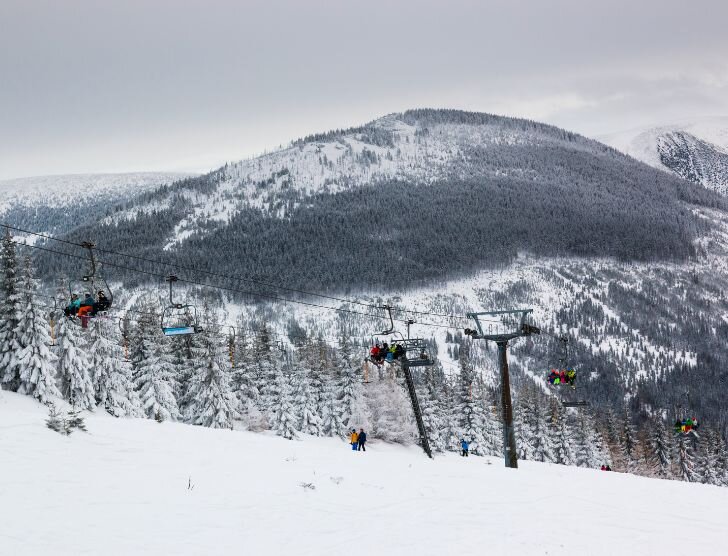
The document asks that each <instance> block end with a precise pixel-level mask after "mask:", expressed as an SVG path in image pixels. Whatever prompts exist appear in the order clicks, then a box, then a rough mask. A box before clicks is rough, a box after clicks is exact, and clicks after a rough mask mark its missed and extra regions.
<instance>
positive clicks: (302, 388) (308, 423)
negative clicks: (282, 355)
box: [292, 362, 323, 436]
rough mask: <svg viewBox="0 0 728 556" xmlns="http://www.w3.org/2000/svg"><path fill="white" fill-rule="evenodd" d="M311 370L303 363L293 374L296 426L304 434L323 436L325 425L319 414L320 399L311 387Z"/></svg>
mask: <svg viewBox="0 0 728 556" xmlns="http://www.w3.org/2000/svg"><path fill="white" fill-rule="evenodd" d="M302 363H303V362H302ZM310 372H311V371H310V369H308V367H307V365H306V364H305V363H303V364H302V365H300V366H299V367H298V368H297V370H296V371H295V372H294V373H293V376H292V383H293V403H294V414H295V415H296V417H297V418H298V424H297V427H296V428H297V429H298V430H299V431H301V432H302V433H304V434H311V435H313V436H321V435H322V433H323V431H322V428H323V426H322V422H321V417H320V416H319V414H318V410H319V408H318V405H319V404H318V400H317V399H316V396H315V395H314V392H313V389H312V387H311V380H310V378H309V374H310Z"/></svg>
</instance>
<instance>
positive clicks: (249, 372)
mask: <svg viewBox="0 0 728 556" xmlns="http://www.w3.org/2000/svg"><path fill="white" fill-rule="evenodd" d="M254 359H255V358H254V355H253V353H252V352H251V350H250V347H249V346H248V334H247V332H246V329H245V327H244V326H243V325H242V324H239V325H238V331H237V334H236V338H235V361H234V363H235V364H234V366H233V368H232V388H233V392H234V393H235V395H236V396H237V398H238V407H239V408H240V409H239V411H240V416H241V419H242V421H243V423H244V424H245V426H246V428H247V429H248V430H252V431H260V430H263V429H264V428H265V419H264V418H263V414H262V413H261V411H260V409H259V406H260V391H259V390H258V383H257V380H256V376H257V373H256V369H255V360H254Z"/></svg>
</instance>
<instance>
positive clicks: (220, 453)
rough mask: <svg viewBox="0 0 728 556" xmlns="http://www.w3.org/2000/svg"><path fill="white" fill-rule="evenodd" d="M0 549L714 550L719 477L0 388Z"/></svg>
mask: <svg viewBox="0 0 728 556" xmlns="http://www.w3.org/2000/svg"><path fill="white" fill-rule="evenodd" d="M0 415H2V425H1V426H0V461H1V462H2V473H3V481H2V484H0V499H1V500H2V503H1V504H0V552H2V553H3V554H13V555H15V556H23V555H40V554H54V555H59V556H60V555H77V554H99V553H103V554H109V555H117V554H134V555H136V556H139V555H144V554H150V555H151V554H155V555H156V554H178V555H182V554H194V555H199V554H219V555H222V554H261V555H263V554H265V555H275V554H286V555H289V554H297V555H304V554H307V555H312V556H313V555H316V556H325V555H338V554H354V555H356V554H367V555H369V554H381V555H404V554H417V555H421V556H427V555H433V556H434V555H437V556H443V555H448V554H453V555H455V554H457V555H470V554H519V555H525V554H593V555H596V554H609V555H611V554H640V555H650V554H655V555H660V556H665V555H668V554H687V553H690V554H701V555H706V556H707V555H712V554H716V555H717V554H724V553H725V542H726V539H728V525H727V524H726V522H725V518H724V513H725V508H726V507H727V506H728V489H721V488H718V487H712V486H706V485H698V484H689V483H681V482H675V481H661V480H656V479H646V478H641V477H635V476H631V475H623V474H620V473H606V472H602V471H596V470H589V469H580V468H573V467H563V466H558V465H547V464H539V463H531V462H520V467H519V469H518V470H511V469H505V468H504V467H503V463H502V461H501V460H500V459H497V458H477V457H470V458H468V459H465V458H461V457H458V456H455V455H446V456H440V457H437V458H436V459H435V460H434V461H430V460H428V459H427V458H426V457H425V456H424V455H423V454H422V452H421V450H419V449H418V448H416V447H411V448H406V447H401V446H392V445H387V444H384V443H382V442H377V441H376V439H374V438H373V439H371V443H370V445H369V449H368V450H367V452H366V453H362V452H352V451H351V450H350V449H349V446H348V445H346V444H345V443H344V442H342V441H339V440H333V439H316V438H306V441H305V442H298V441H288V440H283V439H280V438H278V437H272V436H268V435H262V434H255V433H248V432H242V431H228V430H211V429H203V428H198V427H192V426H189V425H182V424H175V423H161V424H160V423H157V422H155V421H150V420H141V419H114V418H112V417H109V416H106V415H100V414H99V415H88V416H87V419H86V424H87V427H88V433H83V432H75V433H73V434H72V435H71V436H70V437H64V436H61V435H59V434H57V433H55V432H52V431H50V430H48V429H47V428H46V427H45V425H44V419H45V417H46V411H45V408H44V407H43V406H41V405H40V404H38V403H36V402H35V401H33V400H32V399H30V398H27V397H25V396H20V395H18V394H10V393H7V392H0Z"/></svg>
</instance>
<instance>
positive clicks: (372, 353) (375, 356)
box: [369, 344, 382, 364]
mask: <svg viewBox="0 0 728 556" xmlns="http://www.w3.org/2000/svg"><path fill="white" fill-rule="evenodd" d="M380 353H381V350H380V349H379V344H377V345H375V346H374V347H372V349H370V350H369V358H370V359H371V360H372V362H373V363H375V364H379V363H380V362H381V359H382V358H381V357H380Z"/></svg>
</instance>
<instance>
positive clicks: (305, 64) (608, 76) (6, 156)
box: [0, 0, 728, 179]
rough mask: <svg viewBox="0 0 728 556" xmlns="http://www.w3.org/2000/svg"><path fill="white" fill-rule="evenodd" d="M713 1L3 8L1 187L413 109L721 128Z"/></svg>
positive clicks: (245, 145)
mask: <svg viewBox="0 0 728 556" xmlns="http://www.w3.org/2000/svg"><path fill="white" fill-rule="evenodd" d="M727 24H728V1H727V0H690V1H686V0H598V1H597V0H548V1H545V0H528V1H526V0H480V1H464V0H442V1H441V2H433V1H427V0H386V1H384V0H382V1H380V0H367V1H363V0H336V1H335V0H331V1H322V0H261V1H255V0H199V1H185V0H116V1H112V0H87V1H76V0H63V1H59V0H47V1H37V0H1V1H0V179H4V178H11V177H20V176H31V175H43V174H61V173H86V172H119V171H138V170H202V169H210V168H213V167H216V166H219V165H220V164H222V163H224V162H225V161H227V160H237V159H240V158H244V157H246V156H249V155H252V154H257V153H260V152H262V151H263V150H265V149H266V148H274V147H276V146H278V145H279V144H284V143H287V142H288V141H289V140H291V139H294V138H296V137H299V136H303V135H307V134H309V133H312V132H316V131H325V130H328V129H331V128H338V127H345V126H350V125H355V124H361V123H364V122H367V121H369V120H372V119H374V118H376V117H378V116H381V115H384V114H387V113H390V112H395V111H401V110H404V109H407V108H412V107H422V106H431V107H451V108H463V109H467V110H478V111H486V112H492V113H497V114H508V115H515V116H524V117H528V118H533V119H537V120H541V121H546V122H549V123H554V124H556V125H559V126H562V127H565V128H568V129H571V130H574V131H578V132H581V133H584V134H587V135H599V134H603V133H609V132H613V131H620V130H623V129H629V128H634V127H641V126H646V125H653V124H660V123H670V122H672V121H674V120H681V119H685V118H696V117H706V116H713V115H728V27H727Z"/></svg>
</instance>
